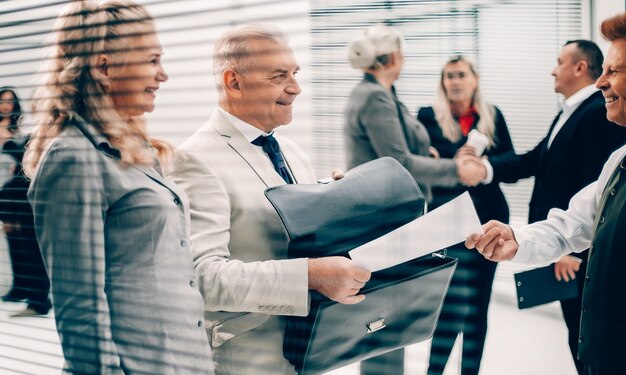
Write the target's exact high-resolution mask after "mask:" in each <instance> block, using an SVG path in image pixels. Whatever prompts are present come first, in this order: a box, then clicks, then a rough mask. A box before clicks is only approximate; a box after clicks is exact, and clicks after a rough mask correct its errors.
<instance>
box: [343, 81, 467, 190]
mask: <svg viewBox="0 0 626 375" xmlns="http://www.w3.org/2000/svg"><path fill="white" fill-rule="evenodd" d="M344 135H345V138H344V139H345V143H346V156H347V160H348V167H349V168H354V167H356V166H357V165H360V164H363V163H365V162H368V161H371V160H374V159H377V158H379V157H382V156H389V157H392V158H394V159H396V160H397V161H399V162H400V164H402V165H403V166H404V167H405V168H406V169H407V170H408V171H409V172H410V173H411V174H412V175H413V178H415V181H416V182H417V183H418V184H419V186H420V188H421V189H422V192H423V193H424V196H425V197H426V199H427V200H428V201H430V200H432V194H431V191H430V187H431V186H433V185H434V186H448V187H449V186H455V185H457V184H458V183H459V178H458V176H457V173H456V165H455V163H454V161H453V160H450V159H435V158H431V157H430V156H429V153H428V147H429V146H430V137H429V136H428V132H427V131H426V128H424V125H422V124H421V123H420V122H419V121H417V120H416V119H415V118H414V117H413V116H411V114H410V112H409V111H408V110H407V109H406V107H405V106H404V105H403V104H402V103H400V101H399V100H398V98H396V96H395V92H394V91H390V90H387V89H386V88H384V87H383V86H381V85H380V84H379V83H378V82H377V81H376V78H374V76H372V75H371V74H365V76H364V77H363V80H362V81H361V83H359V84H358V85H357V87H355V88H354V90H353V91H352V94H351V95H350V99H349V101H348V105H347V107H346V111H345V120H344Z"/></svg>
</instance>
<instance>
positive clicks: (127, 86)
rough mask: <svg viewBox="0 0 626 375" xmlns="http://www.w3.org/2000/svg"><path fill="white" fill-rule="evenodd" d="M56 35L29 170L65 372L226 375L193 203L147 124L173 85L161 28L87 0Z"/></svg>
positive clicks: (69, 12)
mask: <svg viewBox="0 0 626 375" xmlns="http://www.w3.org/2000/svg"><path fill="white" fill-rule="evenodd" d="M54 30H55V32H54V33H53V35H52V36H53V38H54V39H53V40H52V47H51V55H50V57H49V60H48V64H47V65H46V66H45V67H44V69H43V70H44V72H47V73H45V75H44V77H43V82H42V85H41V86H40V88H39V90H38V92H37V102H36V108H37V111H38V113H37V116H38V117H37V127H36V129H35V132H34V133H33V135H32V139H31V142H30V144H29V146H28V150H27V153H26V155H25V157H24V167H25V170H26V172H27V174H28V175H29V176H30V177H31V178H32V179H33V181H32V186H31V189H30V191H29V195H28V198H29V200H30V202H31V204H32V206H33V209H34V213H35V229H36V232H37V238H38V240H39V243H40V246H41V251H42V254H43V256H44V262H45V264H46V268H47V271H48V274H49V276H50V278H51V287H52V302H53V307H54V313H55V318H56V324H57V330H58V332H59V336H60V339H61V344H62V347H63V355H64V357H65V371H66V372H68V373H76V374H78V373H80V374H104V373H106V374H124V373H126V374H139V373H142V374H213V367H212V358H211V352H210V348H209V345H208V340H207V336H206V333H205V329H204V317H203V302H202V296H201V295H200V293H199V291H198V290H197V289H196V286H195V283H196V282H195V280H196V277H195V272H194V268H193V264H192V260H191V254H190V251H189V245H188V244H189V239H188V234H189V213H188V204H187V199H186V196H185V194H184V193H183V192H181V191H180V190H179V189H178V188H177V187H176V186H175V185H174V184H173V183H171V182H169V181H167V180H166V179H164V178H163V177H162V176H161V173H160V163H161V162H167V159H168V157H169V156H170V155H171V154H172V149H171V147H170V146H169V145H168V144H167V143H165V142H162V141H157V140H155V139H151V138H150V137H149V136H148V135H147V133H146V124H145V122H144V119H143V118H142V115H143V114H144V113H146V112H151V111H152V110H153V109H154V105H155V103H154V101H155V98H156V92H157V90H158V89H159V87H160V85H161V84H162V83H164V82H165V81H167V79H168V76H167V74H166V73H165V71H164V69H163V67H162V66H161V55H162V54H163V52H162V48H161V44H160V42H159V39H158V38H157V35H156V30H155V25H154V21H153V19H152V17H151V16H150V15H149V14H148V12H147V11H146V9H145V8H144V7H143V6H141V5H138V4H137V3H134V2H132V1H130V0H120V1H107V2H104V3H99V4H97V3H95V2H92V1H74V2H72V3H71V4H70V5H69V6H68V7H67V9H66V10H65V11H64V12H63V13H62V14H61V15H60V16H59V18H58V21H57V23H56V25H55V29H54Z"/></svg>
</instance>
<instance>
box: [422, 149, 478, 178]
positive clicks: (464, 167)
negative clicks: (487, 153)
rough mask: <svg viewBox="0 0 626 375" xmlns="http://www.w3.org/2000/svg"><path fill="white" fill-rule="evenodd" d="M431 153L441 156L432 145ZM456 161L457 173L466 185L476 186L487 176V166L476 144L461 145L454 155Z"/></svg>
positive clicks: (436, 156) (434, 155) (433, 155)
mask: <svg viewBox="0 0 626 375" xmlns="http://www.w3.org/2000/svg"><path fill="white" fill-rule="evenodd" d="M429 151H430V155H431V156H432V157H434V158H439V152H438V151H437V149H436V148H434V147H430V149H429ZM453 160H454V162H455V163H456V169H457V175H458V176H459V180H460V181H461V183H462V184H463V185H465V186H476V185H478V184H480V183H481V182H482V181H483V180H484V179H485V178H487V167H485V164H484V163H483V160H482V159H481V158H480V157H479V156H477V150H476V148H475V147H474V146H471V145H469V144H465V145H464V146H463V147H461V148H460V149H459V150H458V151H457V153H456V155H454V159H453Z"/></svg>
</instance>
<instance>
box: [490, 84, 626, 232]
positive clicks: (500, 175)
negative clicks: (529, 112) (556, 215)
mask: <svg viewBox="0 0 626 375" xmlns="http://www.w3.org/2000/svg"><path fill="white" fill-rule="evenodd" d="M556 121H557V120H556V119H555V120H554V121H553V122H552V125H551V126H550V131H549V132H548V135H546V137H545V138H544V139H543V140H542V141H541V142H539V144H537V146H535V148H534V149H532V150H530V151H528V152H527V153H525V154H521V155H508V156H503V157H494V158H490V159H489V161H490V163H491V165H492V166H493V172H494V182H495V181H501V182H516V181H517V180H519V179H522V178H527V177H531V176H535V187H534V189H533V193H532V198H531V200H530V204H529V206H530V211H529V213H528V222H529V223H533V222H536V221H540V220H544V219H545V218H546V217H547V216H548V211H550V209H552V208H554V207H557V208H561V209H566V208H567V207H568V205H569V200H570V199H571V198H572V196H573V195H574V194H576V193H577V192H578V191H579V190H580V189H582V188H583V187H585V186H587V185H588V184H590V183H591V182H593V181H595V180H596V179H597V178H598V176H599V175H600V171H601V170H602V166H603V165H604V163H605V162H606V161H607V159H608V158H609V155H610V154H611V153H612V152H613V151H615V150H616V149H617V148H618V147H620V146H622V145H623V144H624V143H625V142H626V128H624V127H620V126H618V125H616V124H614V123H612V122H610V121H608V120H607V118H606V108H605V106H604V98H603V96H602V94H601V93H600V92H599V91H598V92H596V93H594V94H593V95H591V96H590V97H589V98H587V99H586V100H585V101H584V102H582V103H581V104H580V106H579V107H578V108H577V109H576V111H574V113H572V115H571V116H570V118H569V119H568V120H567V122H565V124H564V125H563V127H562V128H561V130H560V131H559V133H558V134H557V135H556V137H555V138H554V141H553V142H552V145H551V147H550V148H549V149H547V150H546V145H547V143H548V139H549V137H550V133H551V132H552V129H553V128H554V126H555V124H556Z"/></svg>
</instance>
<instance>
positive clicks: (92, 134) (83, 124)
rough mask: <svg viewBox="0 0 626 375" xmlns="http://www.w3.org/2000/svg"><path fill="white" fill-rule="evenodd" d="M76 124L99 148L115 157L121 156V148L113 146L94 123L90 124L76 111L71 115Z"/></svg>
mask: <svg viewBox="0 0 626 375" xmlns="http://www.w3.org/2000/svg"><path fill="white" fill-rule="evenodd" d="M70 119H71V120H72V122H73V124H74V126H76V127H77V128H78V130H80V132H81V133H83V135H84V136H85V137H86V138H87V139H89V141H90V142H91V143H92V144H93V145H94V146H95V147H96V148H97V149H98V150H99V151H102V152H104V153H105V154H107V155H109V156H112V157H115V158H118V159H119V158H121V153H120V150H118V149H117V148H115V147H113V146H112V145H111V143H110V142H109V140H108V139H107V138H106V137H105V136H104V135H102V133H100V132H99V131H98V130H97V129H96V128H95V127H94V126H93V125H90V124H88V123H87V121H85V119H83V118H82V117H81V116H80V115H78V114H76V113H72V114H71V116H70Z"/></svg>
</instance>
